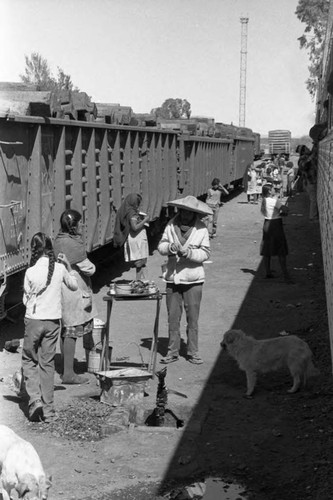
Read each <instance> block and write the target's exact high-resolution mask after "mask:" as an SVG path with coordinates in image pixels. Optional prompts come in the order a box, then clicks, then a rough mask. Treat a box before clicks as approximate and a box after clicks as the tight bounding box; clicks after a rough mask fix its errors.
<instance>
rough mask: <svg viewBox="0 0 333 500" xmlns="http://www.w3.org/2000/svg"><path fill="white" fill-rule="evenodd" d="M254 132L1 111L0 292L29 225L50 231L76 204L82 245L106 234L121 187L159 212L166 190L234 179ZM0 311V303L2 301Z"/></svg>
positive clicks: (24, 260)
mask: <svg viewBox="0 0 333 500" xmlns="http://www.w3.org/2000/svg"><path fill="white" fill-rule="evenodd" d="M253 145H254V134H253V133H252V131H251V130H250V129H239V128H237V127H232V126H231V132H230V131H229V133H228V134H224V137H220V138H216V137H202V136H193V135H191V134H189V133H180V132H179V131H177V130H172V129H161V128H158V127H142V126H140V127H139V126H125V125H114V124H107V123H100V122H98V121H90V122H84V121H78V120H68V119H67V120H66V119H58V118H45V117H43V118H42V117H35V116H34V117H32V116H18V115H16V116H13V115H8V114H3V115H0V155H1V165H0V224H1V233H0V286H1V284H2V287H1V288H0V295H1V291H2V292H4V290H5V281H6V277H7V276H9V275H12V274H15V273H17V272H19V271H21V270H23V269H24V268H25V267H26V266H27V264H28V259H29V243H30V239H31V237H32V235H33V234H34V233H35V232H37V231H44V232H46V233H47V234H49V235H50V236H51V237H54V236H55V235H56V233H57V231H58V229H59V218H60V214H61V212H62V211H63V210H64V209H65V208H75V209H77V210H79V211H80V212H82V213H83V220H84V231H85V233H84V237H85V242H86V248H87V251H88V252H91V251H93V250H95V249H97V248H101V247H102V246H104V245H106V244H107V243H109V242H111V240H112V236H113V227H114V221H115V215H116V212H117V210H118V208H119V207H120V205H121V202H122V201H123V199H124V197H125V196H126V195H127V194H128V193H130V192H132V191H137V192H140V193H142V195H143V203H144V206H143V209H144V211H146V212H147V213H148V214H149V215H150V217H151V219H158V217H159V216H160V213H161V210H162V208H163V207H165V206H166V203H167V201H168V200H170V199H174V198H177V197H180V196H185V195H188V194H192V195H194V196H201V195H203V194H204V193H205V192H206V190H207V187H208V186H209V185H210V183H211V180H212V179H213V178H214V177H219V178H220V179H221V181H222V183H223V184H224V185H230V184H237V182H239V181H240V180H241V179H242V177H243V173H244V171H245V168H246V165H247V164H248V163H249V162H251V161H252V160H253ZM0 316H1V310H0Z"/></svg>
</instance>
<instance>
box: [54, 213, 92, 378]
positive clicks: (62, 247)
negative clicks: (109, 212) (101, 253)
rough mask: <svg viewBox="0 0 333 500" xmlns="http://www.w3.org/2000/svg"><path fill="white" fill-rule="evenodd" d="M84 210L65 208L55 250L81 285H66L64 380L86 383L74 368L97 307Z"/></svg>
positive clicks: (63, 333)
mask: <svg viewBox="0 0 333 500" xmlns="http://www.w3.org/2000/svg"><path fill="white" fill-rule="evenodd" d="M81 219H82V218H81V214H80V213H79V212H78V211H77V210H71V209H69V210H65V211H64V212H63V213H62V215H61V217H60V226H61V230H60V232H59V234H58V235H57V237H56V239H55V241H54V253H55V255H56V256H58V255H59V253H64V254H65V255H66V257H67V258H68V260H69V262H70V264H71V266H72V268H73V270H74V271H75V275H76V277H77V281H78V285H79V289H78V290H77V291H75V292H73V291H70V290H68V289H66V288H65V287H63V293H62V330H61V339H60V340H61V341H60V347H61V353H62V358H63V366H64V369H63V375H62V383H63V384H84V383H87V382H88V381H89V378H88V377H85V376H83V375H77V374H76V373H75V371H74V356H75V346H76V340H77V339H78V338H80V337H83V346H84V347H85V349H86V350H89V349H90V347H91V346H90V344H89V340H91V335H87V334H91V333H92V329H93V318H94V317H95V316H96V315H97V311H96V308H95V305H94V302H93V293H92V287H91V280H90V277H91V276H92V275H93V274H94V273H95V270H96V268H95V265H94V264H93V263H92V262H90V260H89V259H88V257H87V252H86V249H85V245H84V242H83V239H82V220H81Z"/></svg>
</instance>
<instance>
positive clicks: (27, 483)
mask: <svg viewBox="0 0 333 500" xmlns="http://www.w3.org/2000/svg"><path fill="white" fill-rule="evenodd" d="M34 488H35V489H36V488H37V482H36V479H35V478H34V476H33V475H32V474H24V476H23V477H22V479H21V481H19V483H18V484H17V486H16V488H15V489H16V491H17V493H18V497H19V498H23V497H24V495H25V494H26V493H28V491H32V490H33V489H34Z"/></svg>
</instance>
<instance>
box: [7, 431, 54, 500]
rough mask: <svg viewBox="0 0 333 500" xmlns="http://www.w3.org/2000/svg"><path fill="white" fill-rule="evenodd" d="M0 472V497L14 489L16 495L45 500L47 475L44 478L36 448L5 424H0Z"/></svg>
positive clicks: (8, 498)
mask: <svg viewBox="0 0 333 500" xmlns="http://www.w3.org/2000/svg"><path fill="white" fill-rule="evenodd" d="M0 472H1V474H0V485H1V488H2V489H1V493H2V498H3V500H10V499H11V498H12V497H11V495H10V494H11V491H12V490H13V489H14V488H15V489H16V491H17V493H18V498H23V499H26V500H28V499H29V500H47V497H48V490H49V488H50V486H51V477H48V478H47V477H46V475H45V472H44V469H43V466H42V464H41V461H40V458H39V456H38V453H37V451H36V450H35V448H34V447H33V446H32V444H31V443H29V442H28V441H25V440H24V439H22V438H21V437H20V436H18V435H17V434H16V433H15V432H14V431H13V430H12V429H10V428H9V427H7V426H6V425H0Z"/></svg>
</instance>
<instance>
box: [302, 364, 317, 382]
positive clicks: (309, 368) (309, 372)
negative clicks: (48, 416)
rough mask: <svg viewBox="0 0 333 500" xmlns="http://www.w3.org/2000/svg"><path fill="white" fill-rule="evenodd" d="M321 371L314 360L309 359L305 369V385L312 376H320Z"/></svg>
mask: <svg viewBox="0 0 333 500" xmlns="http://www.w3.org/2000/svg"><path fill="white" fill-rule="evenodd" d="M319 375H320V371H319V370H318V368H316V367H315V365H314V364H313V362H312V359H309V360H308V362H307V364H306V367H305V370H304V385H306V381H307V379H308V378H310V377H319Z"/></svg>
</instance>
